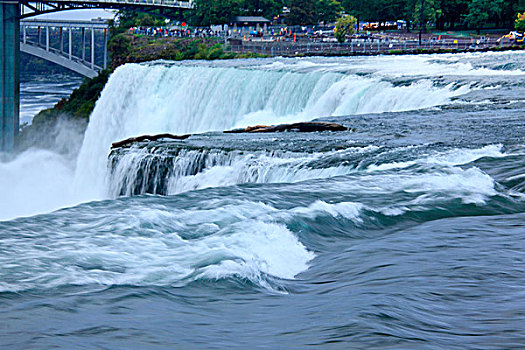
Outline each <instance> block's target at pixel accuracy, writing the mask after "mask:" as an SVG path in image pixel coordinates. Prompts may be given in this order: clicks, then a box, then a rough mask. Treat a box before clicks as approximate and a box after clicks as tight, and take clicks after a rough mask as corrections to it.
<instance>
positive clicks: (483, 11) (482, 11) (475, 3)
mask: <svg viewBox="0 0 525 350" xmlns="http://www.w3.org/2000/svg"><path fill="white" fill-rule="evenodd" d="M503 5H504V3H503V0H472V1H471V3H470V4H469V6H468V11H469V12H468V14H467V15H466V16H465V20H466V21H467V24H468V25H469V27H471V28H476V30H477V32H478V34H479V33H480V28H481V27H482V26H483V25H484V24H485V23H487V21H488V20H489V18H491V17H492V18H497V20H498V21H499V19H500V17H501V11H502V10H503Z"/></svg>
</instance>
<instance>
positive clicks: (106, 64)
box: [104, 29, 108, 69]
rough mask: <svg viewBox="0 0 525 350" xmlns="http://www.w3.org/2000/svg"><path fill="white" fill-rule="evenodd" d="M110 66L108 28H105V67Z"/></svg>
mask: <svg viewBox="0 0 525 350" xmlns="http://www.w3.org/2000/svg"><path fill="white" fill-rule="evenodd" d="M106 68H108V30H107V29H104V69H106Z"/></svg>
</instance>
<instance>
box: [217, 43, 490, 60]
mask: <svg viewBox="0 0 525 350" xmlns="http://www.w3.org/2000/svg"><path fill="white" fill-rule="evenodd" d="M498 46H500V44H499V43H497V42H495V41H489V40H486V41H479V42H478V41H474V42H471V41H470V40H468V41H453V40H450V41H428V42H423V43H422V44H421V45H419V42H417V41H405V42H388V41H377V40H376V41H364V40H355V41H352V42H346V43H337V42H296V43H294V42H268V41H266V42H265V41H262V42H261V41H243V42H242V44H241V45H229V46H228V47H227V50H228V51H231V52H238V53H248V52H253V53H258V54H263V55H270V56H280V55H285V56H287V55H297V54H308V55H315V54H319V55H322V54H336V55H337V54H379V53H397V52H399V53H401V52H417V51H419V50H439V49H443V50H450V49H452V50H469V49H484V48H490V47H498Z"/></svg>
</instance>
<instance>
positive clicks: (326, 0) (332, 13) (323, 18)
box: [315, 0, 343, 23]
mask: <svg viewBox="0 0 525 350" xmlns="http://www.w3.org/2000/svg"><path fill="white" fill-rule="evenodd" d="M342 11H343V8H342V7H341V3H340V2H339V1H337V0H318V1H317V4H316V11H315V12H316V17H317V18H316V22H324V23H330V22H333V21H335V20H336V18H338V17H339V16H340V15H341V12H342Z"/></svg>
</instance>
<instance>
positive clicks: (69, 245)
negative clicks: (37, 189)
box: [0, 53, 525, 349]
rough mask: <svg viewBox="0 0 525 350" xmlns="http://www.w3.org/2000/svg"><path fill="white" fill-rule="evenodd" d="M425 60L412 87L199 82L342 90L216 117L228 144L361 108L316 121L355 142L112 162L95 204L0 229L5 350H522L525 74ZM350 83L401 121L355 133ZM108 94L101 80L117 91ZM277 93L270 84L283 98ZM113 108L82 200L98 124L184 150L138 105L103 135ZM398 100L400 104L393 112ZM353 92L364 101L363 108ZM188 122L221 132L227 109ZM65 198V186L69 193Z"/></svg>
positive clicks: (372, 123) (328, 136)
mask: <svg viewBox="0 0 525 350" xmlns="http://www.w3.org/2000/svg"><path fill="white" fill-rule="evenodd" d="M421 57H422V58H417V59H416V58H414V59H415V60H419V61H414V62H412V67H411V68H410V69H411V70H412V71H416V70H417V71H419V73H418V74H415V73H412V72H409V71H408V70H409V69H408V68H407V65H408V64H409V63H410V62H411V61H407V60H408V59H409V58H395V59H394V61H388V65H385V64H384V63H385V62H383V61H381V60H382V59H383V58H366V59H363V58H360V59H355V60H354V59H321V58H312V59H309V60H307V62H309V64H305V63H304V61H302V60H301V61H300V65H301V67H300V69H298V71H297V70H294V69H296V68H297V67H296V66H294V65H296V64H297V61H295V60H280V59H276V60H262V61H238V62H237V63H235V62H234V63H216V64H218V65H219V66H218V67H215V66H214V64H212V65H211V66H207V65H208V63H199V64H202V65H204V66H205V69H210V70H211V72H212V73H213V72H215V71H213V69H225V67H224V66H221V65H229V66H228V67H227V71H226V72H223V73H221V74H222V75H220V77H217V76H214V80H211V81H210V82H209V84H219V83H220V79H226V78H228V79H230V78H229V76H228V74H230V73H231V72H232V71H233V73H231V74H238V72H239V71H240V72H241V73H242V74H245V75H249V74H252V72H254V71H255V73H256V74H257V77H258V78H260V77H261V76H265V74H268V75H273V74H274V73H275V74H277V73H282V74H283V75H286V74H288V75H290V74H292V75H291V77H290V79H299V78H304V77H302V76H300V77H296V76H294V75H293V74H312V73H314V75H315V76H314V75H311V76H309V77H308V79H306V78H304V79H303V80H302V81H303V84H306V82H308V81H314V80H315V81H316V82H317V81H320V79H323V78H322V76H323V74H343V75H345V76H344V77H340V76H335V77H334V76H332V77H331V78H330V79H328V78H325V80H323V81H324V83H323V84H327V85H324V86H325V88H324V89H323V90H322V91H318V92H316V94H317V95H316V97H315V99H316V101H319V100H322V99H323V98H328V97H334V96H339V97H341V98H340V102H337V103H335V104H330V106H328V105H327V104H326V103H325V104H323V105H322V106H324V107H321V106H320V105H316V101H313V102H312V101H311V102H308V101H307V100H308V99H307V98H305V102H304V104H303V105H297V106H295V107H294V108H293V109H292V108H289V109H286V108H284V106H279V105H278V104H279V103H281V102H280V100H276V102H274V103H275V104H274V106H278V107H275V108H273V109H271V108H270V107H268V105H266V106H265V107H264V108H262V107H259V106H261V105H264V103H262V102H257V103H255V102H254V103H253V105H251V106H252V107H253V108H252V107H250V108H252V110H250V108H248V107H246V106H247V105H245V107H243V108H245V109H243V111H242V112H236V111H234V112H231V113H233V114H235V118H237V119H236V120H237V121H238V122H239V123H240V120H245V119H246V118H248V119H250V118H253V113H255V112H256V111H255V112H254V111H253V109H257V108H258V109H260V110H262V111H263V113H261V116H259V115H258V114H257V116H256V118H264V113H270V112H271V113H273V114H272V118H275V117H278V118H281V119H286V118H288V119H289V120H291V119H292V117H293V118H295V119H297V118H299V119H301V118H303V119H312V118H315V117H317V116H318V115H316V116H315V117H314V116H313V115H311V114H309V113H313V112H312V111H317V112H319V111H330V113H329V114H334V111H336V110H339V111H344V110H345V108H356V109H354V112H355V113H351V114H346V115H336V116H334V115H322V118H321V119H320V120H328V121H333V122H337V123H341V124H343V125H346V126H348V127H349V128H350V130H349V131H346V132H337V133H329V132H327V133H312V134H299V133H281V134H223V133H221V132H220V131H209V132H207V133H205V134H202V135H197V136H192V137H190V138H189V139H187V140H184V141H157V142H146V143H139V144H136V145H134V146H133V147H128V148H120V149H116V150H114V151H113V152H112V153H111V154H109V161H108V162H107V163H105V161H104V163H105V164H106V165H105V167H104V171H103V172H101V173H99V174H101V176H103V177H104V181H103V182H104V183H103V184H102V185H101V186H102V187H101V188H100V189H102V190H103V192H104V193H105V194H104V196H103V197H100V198H97V200H96V201H82V203H80V204H73V205H68V204H64V205H62V206H63V208H62V209H60V210H58V211H53V212H49V210H48V211H47V212H46V210H44V209H42V210H40V213H38V214H35V215H29V216H25V217H18V218H14V217H11V218H7V219H5V220H4V221H2V222H0V263H1V266H2V268H1V270H0V303H1V304H0V305H1V306H0V309H1V316H0V319H1V321H2V322H0V324H1V326H0V334H1V337H0V344H2V346H3V347H6V348H13V349H16V348H20V349H28V348H66V349H77V348H78V349H82V348H90V349H91V348H110V349H121V348H123V349H124V348H125V349H155V348H158V349H165V348H207V349H208V348H271V349H273V348H305V347H312V348H336V349H339V348H341V349H343V348H344V349H347V348H378V349H379V348H388V349H391V348H400V349H407V348H409V349H411V348H413V349H422V348H424V349H426V348H428V349H479V348H484V349H485V348H491V349H510V348H523V347H524V346H525V336H524V334H523V325H524V324H525V313H524V312H523V310H524V302H523V299H524V296H525V295H524V292H523V285H524V283H525V269H524V266H525V265H524V264H525V252H524V250H525V140H524V135H525V100H524V97H523V96H525V95H524V88H523V86H524V85H523V79H524V77H525V75H524V74H523V73H522V72H523V71H524V70H525V67H524V66H523V65H524V63H523V62H524V60H523V59H522V58H523V54H516V53H514V54H477V55H459V56H453V55H450V56H447V55H446V56H421ZM369 60H370V61H369ZM374 60H380V61H374ZM397 60H399V61H397ZM503 60H505V61H506V62H510V65H509V64H506V65H502V61H503ZM254 62H256V63H254ZM416 64H417V67H415V66H416ZM164 65H165V63H163V64H162V67H165V66H164ZM231 65H235V67H233V68H232V66H231ZM243 65H247V66H249V67H248V69H247V68H246V67H244V66H243ZM319 66H322V68H319ZM377 66H380V68H377ZM146 67H147V69H151V72H153V71H155V74H168V75H169V74H172V73H173V74H179V73H180V72H179V71H175V72H171V73H170V69H174V70H184V69H203V68H202V67H201V66H198V67H193V66H192V67H189V68H187V67H184V66H183V67H178V66H176V67H174V68H167V70H168V73H162V72H161V73H159V72H158V71H157V70H158V69H159V67H158V66H157V65H153V66H146ZM276 67H277V68H276ZM290 67H295V68H290ZM312 67H313V68H312ZM330 67H331V68H330ZM421 67H423V68H421ZM425 67H426V68H425ZM130 69H143V67H139V68H137V67H131V68H130ZM162 69H165V68H162ZM162 69H161V70H162ZM275 69H277V73H276V71H275ZM304 69H306V71H305V70H304ZM312 69H313V71H311V70H312ZM259 70H262V73H261V72H260V71H259ZM334 70H335V71H336V72H335V73H334ZM268 72H270V73H268ZM357 73H359V74H357ZM148 74H149V73H148ZM353 74H357V76H359V79H361V80H359V86H364V85H362V84H364V83H367V84H369V85H367V86H368V88H363V89H365V90H366V91H369V92H370V91H372V90H373V91H376V92H377V93H378V94H381V93H382V95H380V96H382V97H383V102H385V104H384V106H388V105H389V103H387V102H388V101H384V100H385V99H386V97H387V96H389V97H388V98H392V99H403V100H404V101H403V103H404V105H403V106H405V107H407V108H398V109H394V110H393V111H389V110H384V111H382V112H377V111H372V112H370V111H369V110H370V108H371V107H370V105H369V107H366V108H365V107H364V106H365V105H364V104H363V103H364V102H366V101H364V100H359V99H357V100H355V98H357V97H355V96H356V95H355V94H352V93H351V91H355V90H356V89H358V87H357V86H356V85H352V84H354V83H355V81H357V80H358V78H355V79H350V80H351V82H346V80H345V79H349V78H348V76H351V77H352V76H353ZM211 75H212V76H213V74H211ZM318 75H320V76H321V77H319V76H318ZM221 77H222V78H221ZM124 78H125V76H124V75H117V74H116V75H115V76H113V77H112V78H111V79H113V84H114V85H113V87H114V86H116V85H118V84H117V83H118V81H119V80H118V79H124ZM281 78H282V77H274V79H276V81H277V84H279V81H280V79H281ZM310 78H311V79H312V80H309V79H310ZM141 79H142V78H141ZM282 79H288V78H286V77H285V78H282ZM367 79H368V80H367ZM168 80H169V79H168ZM363 80H364V83H363ZM371 81H374V82H373V83H371ZM338 82H339V83H340V85H337V86H335V87H334V86H333V85H331V84H338ZM341 82H344V83H341ZM139 83H140V82H139ZM280 84H283V82H281V83H280ZM349 84H350V85H349ZM374 84H375V85H374ZM451 84H452V85H451ZM342 85H344V86H342ZM311 86H312V87H311V89H312V90H315V84H314V83H312V85H311ZM348 86H350V88H348ZM111 87H112V86H111V85H109V86H108V88H107V89H106V91H105V92H104V93H103V96H102V97H101V100H100V101H99V103H98V105H97V109H98V110H95V112H94V116H93V117H92V121H91V123H92V124H90V128H91V132H90V131H89V130H88V133H87V134H86V138H85V139H84V144H83V146H82V151H81V157H80V158H79V159H78V160H77V165H76V169H75V168H73V170H72V172H74V174H72V175H71V178H73V177H74V178H75V181H77V183H76V184H75V185H76V186H78V185H79V183H78V181H80V184H85V183H88V182H83V181H84V180H83V179H86V178H87V174H89V171H92V172H95V173H96V171H98V170H97V169H98V168H97V165H96V164H95V165H93V164H92V165H91V166H90V165H86V166H84V167H82V165H81V164H79V163H78V162H82V161H83V160H82V159H84V161H86V162H88V161H89V159H90V157H91V156H92V159H95V155H97V154H98V153H97V152H96V151H95V150H97V149H98V148H97V147H98V146H97V147H95V146H94V145H95V140H96V139H95V138H93V139H89V138H90V137H91V136H90V133H91V135H94V134H97V133H98V136H99V140H106V139H108V140H109V139H111V137H110V136H108V135H101V133H103V132H104V131H101V130H104V128H103V126H104V125H109V123H110V120H111V123H121V124H119V125H120V127H121V129H120V130H128V131H126V132H127V133H129V134H133V133H135V132H136V130H137V129H140V128H142V127H143V126H140V125H141V124H140V123H139V120H140V119H134V118H140V116H142V118H146V119H147V118H152V119H148V120H150V123H149V125H150V126H151V125H152V123H157V124H158V125H164V127H165V128H167V129H169V128H170V127H171V128H174V129H175V128H178V129H182V128H183V127H181V126H180V125H176V126H171V125H170V124H169V123H166V122H165V121H166V120H168V121H174V120H175V121H176V120H177V116H175V115H173V114H170V113H171V112H170V113H168V112H166V115H162V114H159V113H161V112H163V111H165V109H162V108H159V106H158V105H155V106H151V109H152V110H155V113H154V115H155V116H156V118H153V116H149V114H148V113H147V112H145V111H146V110H147V107H148V105H147V104H146V102H141V103H143V104H140V103H138V104H136V105H134V106H130V105H131V103H129V101H128V103H126V104H125V106H124V107H123V108H124V110H125V111H126V112H127V113H120V114H119V113H116V112H115V111H118V110H119V108H120V107H119V108H117V107H115V106H114V105H108V103H113V102H114V96H115V94H116V93H117V91H118V89H115V90H114V91H113V90H111ZM303 87H304V86H303ZM403 87H411V88H410V89H402V90H396V88H403ZM165 89H166V88H165V87H162V86H160V88H159V90H156V92H154V91H152V92H151V93H152V95H151V96H150V97H149V98H144V100H148V99H149V100H152V99H155V101H156V103H159V102H158V101H162V98H164V97H162V96H161V97H159V94H158V91H165ZM305 89H306V88H305ZM330 89H331V90H330ZM285 90H286V89H285ZM306 90H307V91H309V90H308V89H306ZM121 91H122V90H121ZM134 91H135V92H136V93H137V94H140V93H141V92H140V91H136V90H134ZM327 91H331V92H330V93H329V94H327V93H326V92H327ZM366 91H364V92H363V94H361V95H363V96H368V97H367V98H368V99H370V98H373V96H374V95H366V93H367V92H366ZM336 92H337V93H336ZM123 93H124V92H123ZM178 93H179V92H177V94H178ZM293 93H295V92H290V94H293ZM311 93H312V94H313V92H311ZM431 93H435V94H436V95H435V96H441V97H440V98H437V97H433V99H435V100H436V104H435V105H433V103H430V102H432V99H430V100H425V102H424V103H423V105H422V106H420V107H421V108H419V107H418V106H417V104H418V103H419V102H418V101H423V100H424V96H425V94H427V95H428V94H431ZM215 94H216V95H215V96H218V94H219V92H215ZM281 94H284V93H281ZM443 95H446V96H445V97H443ZM167 96H172V95H170V94H168V93H167ZM177 96H178V95H177ZM222 96H223V98H224V99H225V100H226V97H224V96H233V95H222ZM263 96H266V95H264V93H263V92H261V95H257V96H238V97H236V98H238V99H239V100H237V101H241V102H242V101H245V100H244V99H247V101H250V100H251V99H252V100H253V99H254V98H256V97H257V98H259V97H260V98H262V97H263ZM345 96H347V99H345ZM349 96H353V97H352V98H354V100H353V101H354V102H352V103H354V104H353V106H354V107H349V106H350V102H349V100H348V99H349V98H350V97H349ZM110 97H111V98H110ZM128 98H129V96H128ZM188 98H189V97H188ZM192 98H193V95H192ZM199 98H200V97H199ZM135 100H136V99H135ZM261 101H262V100H261ZM325 101H326V100H325ZM356 101H357V102H356ZM407 101H410V104H409V103H408V102H407ZM241 102H239V103H241ZM282 103H284V102H282ZM421 103H422V102H421ZM392 104H397V106H400V102H396V101H394V102H392V103H390V105H392ZM178 106H180V105H175V104H173V105H171V107H170V108H171V109H170V110H171V111H173V110H175V109H176V108H179V107H178ZM216 106H219V105H216ZM355 106H357V107H355ZM410 106H412V108H408V107H410ZM189 107H191V106H188V108H189ZM111 108H113V109H111ZM199 108H201V109H199V110H200V111H201V112H202V113H210V114H209V117H210V118H212V117H213V112H214V113H215V115H216V116H220V117H221V118H223V117H224V119H225V120H227V118H226V115H227V113H226V112H225V111H226V110H228V109H227V108H226V107H224V108H222V107H221V108H222V109H221V108H219V107H216V108H215V109H213V108H212V109H208V108H204V107H203V106H201V107H199ZM374 108H379V107H378V104H377V103H376V104H375V105H374ZM381 108H383V107H381ZM385 108H386V107H385ZM110 109H111V113H108V112H107V111H108V110H110ZM270 109H271V111H270ZM105 111H106V113H105ZM121 111H122V110H121ZM137 111H138V112H137ZM185 111H188V109H185ZM203 111H204V112H203ZM208 111H209V112H208ZM230 111H231V110H230ZM305 111H306V112H305ZM190 112H191V110H190ZM190 112H187V113H190ZM221 113H223V114H221ZM247 113H252V114H250V116H249V117H246V114H247ZM110 114H111V115H110ZM290 114H293V116H290ZM335 114H338V113H335ZM189 116H190V114H188V115H186V116H185V118H189ZM205 116H208V114H206V115H205ZM163 118H164V119H163ZM217 118H218V117H217ZM232 118H233V116H232ZM163 120H164V121H163ZM184 120H189V119H184ZM250 120H252V119H250ZM215 122H217V121H216V120H215ZM175 124H176V123H175ZM113 125H115V124H113ZM214 125H215V124H214ZM233 126H235V125H233V124H232V125H228V127H233ZM97 128H98V129H97ZM203 128H206V127H205V126H203ZM226 128H227V127H224V129H226ZM174 129H171V130H172V131H176V130H174ZM97 130H98V131H97ZM95 131H96V132H95ZM108 132H109V131H108ZM126 132H124V134H125V133H126ZM118 136H119V137H122V136H128V135H118ZM104 142H105V141H104ZM86 147H91V148H86ZM101 148H102V147H101ZM82 153H83V154H84V155H83V156H82ZM108 153H109V151H106V154H105V155H104V157H107V155H108ZM35 157H36V156H35ZM82 157H83V158H82ZM50 161H55V159H54V158H53V159H51V160H50ZM13 164H14V163H11V166H13ZM17 164H18V163H17ZM3 166H4V168H0V170H2V169H4V171H5V169H12V168H9V166H10V165H9V164H4V165H3ZM66 167H67V166H66ZM79 169H84V170H85V172H83V173H82V174H79ZM0 174H5V173H2V172H1V171H0ZM0 179H1V178H0ZM67 179H68V177H67V176H65V177H64V179H63V180H61V186H62V187H61V188H62V189H63V190H64V192H65V189H66V188H68V187H67ZM49 181H52V180H49ZM72 181H73V180H72ZM85 181H87V180H85ZM89 183H90V184H96V181H94V182H89ZM93 186H94V185H93ZM81 187H82V186H81ZM84 187H87V186H84ZM72 188H74V186H73V185H72ZM84 189H86V188H84ZM100 189H98V190H100ZM4 203H7V201H6V200H4ZM13 212H14V211H13ZM14 216H16V215H14Z"/></svg>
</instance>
